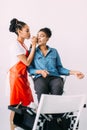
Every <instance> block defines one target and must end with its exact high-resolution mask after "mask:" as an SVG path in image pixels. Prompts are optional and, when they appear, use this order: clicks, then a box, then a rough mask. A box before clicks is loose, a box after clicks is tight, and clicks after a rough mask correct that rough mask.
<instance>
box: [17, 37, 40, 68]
mask: <svg viewBox="0 0 87 130" xmlns="http://www.w3.org/2000/svg"><path fill="white" fill-rule="evenodd" d="M31 42H32V49H31V52H30V54H29V56H28V57H26V56H25V55H24V54H22V55H18V58H19V59H20V60H21V61H22V62H23V63H24V64H25V65H26V66H29V65H30V64H31V62H32V60H33V57H34V53H35V49H36V44H37V38H36V37H33V38H32V40H31Z"/></svg>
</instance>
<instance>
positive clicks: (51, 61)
mask: <svg viewBox="0 0 87 130" xmlns="http://www.w3.org/2000/svg"><path fill="white" fill-rule="evenodd" d="M36 70H47V71H48V72H49V75H50V76H57V77H58V76H60V75H69V71H70V70H68V69H66V68H64V67H63V66H62V63H61V59H60V56H59V54H58V52H57V50H56V49H54V48H50V47H49V46H48V52H47V54H46V56H44V55H43V54H42V52H41V51H40V49H39V47H37V48H36V52H35V55H34V59H33V61H32V63H31V65H30V66H29V67H28V72H29V73H30V75H33V76H34V78H37V77H40V76H41V75H40V74H36Z"/></svg>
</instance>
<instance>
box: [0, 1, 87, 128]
mask: <svg viewBox="0 0 87 130" xmlns="http://www.w3.org/2000/svg"><path fill="white" fill-rule="evenodd" d="M12 18H18V19H19V20H22V21H24V22H26V23H27V24H28V25H29V26H30V30H31V34H32V35H36V34H37V31H38V30H39V29H40V28H42V27H49V28H51V30H52V32H53V35H52V38H51V39H50V41H49V43H48V44H50V45H51V46H52V47H55V48H57V49H58V51H59V53H60V56H61V60H62V63H63V65H64V66H65V67H67V68H69V69H74V70H80V71H82V72H83V73H84V74H85V78H84V79H82V80H79V79H77V78H76V77H74V76H70V77H68V78H67V80H66V83H65V92H66V94H80V93H85V94H87V75H86V73H87V59H86V55H87V45H86V44H87V0H1V1H0V41H1V43H0V92H1V93H0V104H1V105H0V128H1V129H2V130H5V129H8V130H9V129H10V128H9V110H8V108H7V106H8V104H9V93H8V90H7V89H8V88H7V86H8V84H7V82H6V75H7V72H8V68H9V63H10V55H9V47H10V44H11V43H12V41H14V39H15V35H14V34H12V33H10V32H9V30H8V29H9V23H10V20H11V19H12ZM31 85H32V84H31ZM86 121H87V108H86V109H84V111H83V114H82V118H81V122H80V130H86V129H87V123H86Z"/></svg>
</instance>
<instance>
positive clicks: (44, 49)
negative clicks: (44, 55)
mask: <svg viewBox="0 0 87 130" xmlns="http://www.w3.org/2000/svg"><path fill="white" fill-rule="evenodd" d="M39 48H40V50H41V51H46V50H47V49H48V48H47V46H39Z"/></svg>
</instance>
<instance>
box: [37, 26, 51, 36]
mask: <svg viewBox="0 0 87 130" xmlns="http://www.w3.org/2000/svg"><path fill="white" fill-rule="evenodd" d="M40 31H42V32H44V33H45V34H46V35H47V37H49V38H50V37H51V35H52V32H51V30H50V29H49V28H47V27H45V28H41V29H40V30H39V32H40Z"/></svg>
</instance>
